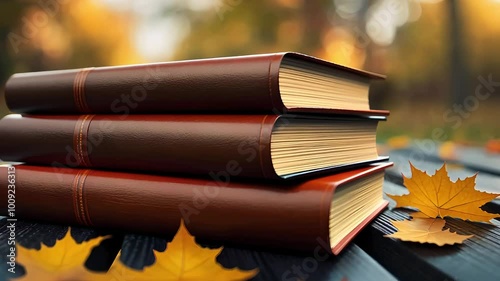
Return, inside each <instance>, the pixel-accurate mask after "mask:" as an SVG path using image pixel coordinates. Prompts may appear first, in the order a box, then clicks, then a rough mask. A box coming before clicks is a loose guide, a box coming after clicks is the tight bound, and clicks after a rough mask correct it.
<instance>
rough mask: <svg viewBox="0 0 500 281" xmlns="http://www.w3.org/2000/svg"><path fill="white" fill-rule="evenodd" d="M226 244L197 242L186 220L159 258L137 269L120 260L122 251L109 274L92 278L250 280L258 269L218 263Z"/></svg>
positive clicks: (128, 280)
mask: <svg viewBox="0 0 500 281" xmlns="http://www.w3.org/2000/svg"><path fill="white" fill-rule="evenodd" d="M221 251H222V248H217V249H208V248H202V247H201V246H199V245H198V244H196V241H195V238H194V237H193V236H192V235H191V234H190V233H189V232H188V230H187V229H186V227H185V226H184V223H183V222H182V221H181V225H180V227H179V230H178V231H177V234H176V235H175V237H174V239H173V240H172V242H170V243H168V244H167V249H166V250H165V251H164V252H158V251H154V252H155V257H156V262H155V263H154V264H153V265H151V266H147V267H145V268H144V269H143V270H136V269H132V268H129V267H127V266H125V265H124V264H123V263H122V262H121V261H120V254H119V255H118V256H117V257H116V259H115V261H114V262H113V265H112V266H111V268H110V269H109V271H108V272H107V273H106V274H96V275H95V276H94V278H93V279H92V280H103V281H104V280H111V281H142V280H145V281H155V280H157V281H170V280H176V281H181V280H182V281H198V280H220V281H225V280H247V279H250V278H252V277H254V276H255V275H256V274H257V273H258V270H257V269H253V270H240V269H238V268H233V269H227V268H224V267H222V266H221V265H220V264H218V263H217V261H216V257H217V255H218V254H219V253H220V252H221Z"/></svg>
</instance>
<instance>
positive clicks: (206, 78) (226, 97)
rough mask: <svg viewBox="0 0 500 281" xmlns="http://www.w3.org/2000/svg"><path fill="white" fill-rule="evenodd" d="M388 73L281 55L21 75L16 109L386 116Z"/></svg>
mask: <svg viewBox="0 0 500 281" xmlns="http://www.w3.org/2000/svg"><path fill="white" fill-rule="evenodd" d="M382 78H384V76H382V75H378V74H374V73H369V72H365V71H361V70H356V69H351V68H348V67H345V66H341V65H337V64H334V63H331V62H327V61H324V60H320V59H317V58H314V57H311V56H307V55H303V54H298V53H275V54H263V55H249V56H238V57H224V58H212V59H199V60H188V61H174V62H165V63H153V64H142V65H126V66H112V67H95V68H85V69H73V70H58V71H43V72H33V73H19V74H14V75H13V76H12V77H11V78H10V79H9V80H8V81H7V85H6V88H5V95H6V101H7V105H8V107H9V109H10V110H11V111H12V112H15V113H37V114H90V113H107V114H109V113H111V114H129V113H147V114H151V113H175V112H182V113H186V112H190V113H195V112H197V113H200V112H211V113H212V112H215V113H226V112H231V113H237V114H242V113H243V114H244V113H261V114H266V113H274V114H281V113H296V112H319V113H322V112H327V113H332V112H335V113H345V114H354V115H359V114H365V115H366V114H368V115H387V114H388V112H387V111H383V110H370V107H369V101H368V92H369V85H370V82H371V81H372V80H376V79H382Z"/></svg>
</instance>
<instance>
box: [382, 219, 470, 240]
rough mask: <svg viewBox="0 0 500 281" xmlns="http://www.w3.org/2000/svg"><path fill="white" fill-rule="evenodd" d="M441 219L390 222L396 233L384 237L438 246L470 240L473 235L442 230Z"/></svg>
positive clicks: (443, 222)
mask: <svg viewBox="0 0 500 281" xmlns="http://www.w3.org/2000/svg"><path fill="white" fill-rule="evenodd" d="M445 222H446V221H445V220H443V219H429V218H427V219H413V220H411V221H410V220H404V221H391V223H392V224H393V225H394V226H395V227H396V228H397V229H398V231H397V232H395V233H393V234H390V235H385V237H391V238H396V239H401V240H403V241H410V242H420V243H432V244H436V245H438V246H443V245H453V244H461V243H463V242H464V240H466V239H469V238H471V237H472V236H473V235H460V234H457V233H454V232H450V230H449V229H446V230H443V227H444V225H445Z"/></svg>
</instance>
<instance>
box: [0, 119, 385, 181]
mask: <svg viewBox="0 0 500 281" xmlns="http://www.w3.org/2000/svg"><path fill="white" fill-rule="evenodd" d="M284 118H285V117H284V116H279V115H128V116H121V115H82V116H78V115H66V116H51V115H47V116H20V115H9V116H6V117H4V118H3V119H1V120H0V135H2V136H8V137H5V138H0V159H2V160H3V161H10V162H25V163H27V164H34V165H50V166H54V167H69V168H76V167H87V168H100V169H111V170H128V171H144V172H155V173H181V174H186V175H187V174H189V175H202V176H207V175H210V176H211V177H212V178H220V177H227V176H231V177H245V178H268V179H288V178H294V177H300V176H307V175H313V174H321V173H324V172H331V171H334V170H339V169H346V168H348V167H352V166H353V165H354V166H356V165H357V166H359V165H362V164H367V163H371V162H374V161H380V160H385V159H387V158H383V157H378V156H377V154H376V144H375V129H376V123H377V122H378V120H380V119H367V118H352V119H349V120H350V121H347V119H345V118H337V119H335V118H333V119H332V118H330V119H324V118H316V117H304V116H292V117H286V118H288V119H284ZM301 118H306V120H311V124H313V125H314V124H316V123H317V122H324V121H325V120H330V121H331V122H332V124H337V123H340V122H344V124H346V125H345V127H346V128H347V129H350V128H351V127H352V126H354V125H355V124H365V122H368V123H369V124H371V125H370V126H372V127H371V128H372V130H373V132H372V133H370V134H371V138H372V140H370V141H367V143H366V144H364V145H365V146H368V147H371V148H372V149H373V151H374V152H373V155H372V153H370V154H369V155H367V157H366V158H363V160H360V161H353V162H351V160H350V158H348V159H346V160H345V161H346V162H342V163H341V164H338V165H337V164H336V165H331V166H330V165H329V166H325V167H323V168H318V169H310V170H304V171H302V172H296V173H291V174H278V173H277V172H276V169H275V167H276V166H275V165H274V164H275V162H274V160H273V158H272V155H271V154H272V150H271V149H272V145H271V138H272V136H273V128H275V127H276V126H277V125H276V123H277V122H279V120H280V119H284V120H286V121H287V122H290V123H289V124H288V125H287V124H284V125H283V126H290V125H291V122H293V121H294V120H299V119H301ZM330 121H328V122H330ZM282 122H285V121H282ZM345 122H350V123H345ZM353 138H354V140H356V139H357V138H358V135H356V134H354V135H353ZM311 141H314V138H312V140H311ZM298 143H299V144H300V145H302V146H303V145H304V144H305V143H306V141H303V140H298ZM346 145H350V143H346ZM311 149H312V150H313V151H312V152H311V153H313V155H312V156H311V158H314V157H315V158H317V157H320V156H321V153H316V152H315V151H314V149H316V146H315V144H313V145H312V148H311ZM342 149H343V148H342V147H336V146H335V145H329V146H325V150H327V151H332V153H336V151H337V150H338V151H339V152H338V153H342ZM299 152H300V151H299ZM299 152H297V153H299ZM353 153H355V154H356V153H358V149H357V147H355V148H354V151H353ZM326 161H328V159H326V160H325V162H321V163H320V164H323V163H326ZM227 171H229V172H227Z"/></svg>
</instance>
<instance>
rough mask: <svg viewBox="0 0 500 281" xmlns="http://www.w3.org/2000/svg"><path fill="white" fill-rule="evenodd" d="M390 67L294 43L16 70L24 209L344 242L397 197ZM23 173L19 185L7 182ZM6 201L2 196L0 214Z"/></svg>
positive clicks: (59, 217)
mask: <svg viewBox="0 0 500 281" xmlns="http://www.w3.org/2000/svg"><path fill="white" fill-rule="evenodd" d="M381 78H383V77H382V76H380V75H377V74H373V73H368V72H363V71H360V70H354V69H350V68H347V67H344V66H340V65H336V64H334V63H330V62H326V61H323V60H320V59H317V58H313V57H310V56H306V55H302V54H297V53H277V54H265V55H251V56H239V57H226V58H215V59H202V60H190V61H178V62H167V63H155V64H143V65H130V66H118V67H96V68H85V69H76V70H61V71H46V72H34V73H22V74H15V75H13V76H12V77H11V78H10V79H9V81H8V82H7V85H6V101H7V104H8V106H9V108H10V110H11V111H12V112H13V113H17V114H11V115H8V116H6V117H4V118H3V119H2V120H0V136H1V138H0V158H1V159H2V160H3V161H9V162H17V163H19V162H20V163H22V164H18V165H15V166H12V167H10V168H9V167H3V168H1V170H0V173H1V179H0V181H1V186H2V188H9V189H11V188H15V202H16V215H17V217H18V218H22V219H35V220H43V221H49V222H55V223H63V224H79V225H86V226H91V227H103V228H112V229H123V230H128V231H138V232H143V233H149V234H156V235H165V234H171V233H175V232H176V231H177V229H178V227H179V224H180V222H181V220H183V221H184V222H185V224H186V226H187V228H188V230H189V231H190V232H191V233H192V234H193V235H195V236H197V237H199V238H204V239H206V240H214V241H222V242H227V243H231V244H234V243H236V244H241V245H248V246H257V247H261V248H266V249H287V250H300V251H310V250H314V249H315V248H317V247H318V246H325V247H326V248H328V249H331V253H333V254H338V253H339V252H340V251H341V250H342V248H343V247H345V246H346V244H347V243H348V242H349V241H350V240H351V239H352V238H353V237H354V235H355V234H356V233H357V232H359V231H360V229H361V228H362V227H363V226H365V225H366V224H367V223H368V222H369V221H370V220H371V219H373V218H374V217H375V216H376V215H377V214H378V213H379V212H380V211H382V210H383V209H384V208H385V207H386V206H387V202H386V201H385V200H384V199H383V197H382V186H383V178H384V169H385V168H387V167H388V166H390V165H391V164H390V163H387V162H384V161H386V160H387V157H379V156H378V155H377V149H376V140H375V139H376V128H377V123H378V122H379V121H382V120H385V118H386V116H387V115H388V112H387V111H381V110H370V107H369V99H368V93H369V86H370V82H371V81H372V80H374V79H381ZM14 173H15V185H14V184H9V180H10V179H12V178H13V177H11V176H8V175H11V174H14ZM7 203H8V202H7V200H0V207H1V210H2V211H3V214H2V215H6V214H7V213H6V212H7V209H8V206H7Z"/></svg>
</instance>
